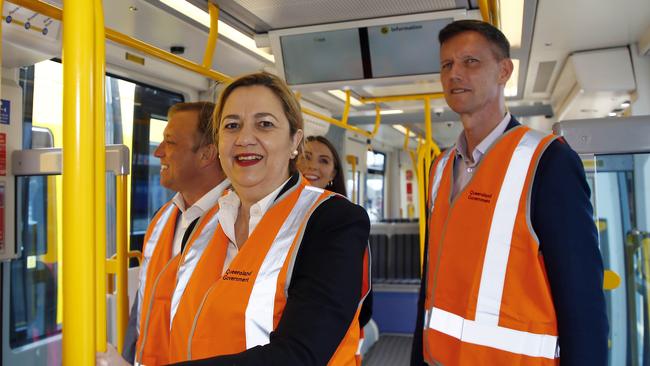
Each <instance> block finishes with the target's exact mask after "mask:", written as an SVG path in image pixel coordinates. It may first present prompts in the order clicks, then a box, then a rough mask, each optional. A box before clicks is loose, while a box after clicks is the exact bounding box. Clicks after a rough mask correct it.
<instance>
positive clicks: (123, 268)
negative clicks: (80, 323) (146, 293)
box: [115, 175, 129, 353]
mask: <svg viewBox="0 0 650 366" xmlns="http://www.w3.org/2000/svg"><path fill="white" fill-rule="evenodd" d="M115 178H116V183H117V184H116V201H117V202H116V206H115V210H116V216H117V217H116V225H115V226H116V227H115V229H116V230H115V231H116V232H117V235H116V240H115V242H116V243H115V244H116V247H117V248H116V253H115V254H116V257H117V258H116V267H117V268H116V271H115V277H116V282H117V286H116V294H115V300H116V303H117V339H116V342H117V344H116V346H117V350H118V352H120V353H122V349H123V347H124V345H123V343H122V342H123V340H124V335H125V334H126V328H127V326H128V324H129V299H128V262H129V261H128V259H127V256H128V255H127V254H128V251H129V243H128V240H129V237H128V232H127V227H126V225H127V220H128V213H127V210H126V195H127V194H126V191H127V187H126V185H127V176H126V175H120V176H117V177H115Z"/></svg>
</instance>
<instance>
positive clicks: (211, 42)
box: [202, 1, 219, 69]
mask: <svg viewBox="0 0 650 366" xmlns="http://www.w3.org/2000/svg"><path fill="white" fill-rule="evenodd" d="M208 11H209V13H210V33H209V34H208V41H207V43H206V44H205V54H204V55H203V64H202V66H203V67H205V68H206V69H210V68H212V57H213V55H214V49H215V47H217V38H218V37H219V7H218V6H216V5H215V4H213V3H212V2H209V1H208Z"/></svg>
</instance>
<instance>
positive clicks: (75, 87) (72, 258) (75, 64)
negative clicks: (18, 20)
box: [63, 0, 96, 366]
mask: <svg viewBox="0 0 650 366" xmlns="http://www.w3.org/2000/svg"><path fill="white" fill-rule="evenodd" d="M93 9H94V6H93V2H90V1H86V0H66V2H65V12H64V15H63V18H64V22H63V24H64V27H65V29H64V31H63V149H64V153H63V166H64V172H63V242H64V243H65V244H64V248H63V262H64V263H65V268H63V288H64V291H63V302H64V304H65V306H64V308H63V364H64V365H75V366H77V365H94V363H95V337H96V334H95V311H96V309H95V299H96V296H95V245H94V241H95V221H94V216H95V211H94V204H95V190H94V185H95V176H94V165H95V164H94V159H95V151H94V148H93V145H94V138H95V136H94V132H93V127H94V124H93V123H92V122H93V119H94V115H93V108H92V106H93V100H92V94H93V93H92V83H93V81H94V80H93V73H94V72H95V70H94V69H93V61H94V59H93V57H94V49H95V47H94V45H93V43H94V28H93V23H94V18H95V16H94V15H95V14H94V10H93Z"/></svg>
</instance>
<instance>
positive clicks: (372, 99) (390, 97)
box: [359, 93, 445, 103]
mask: <svg viewBox="0 0 650 366" xmlns="http://www.w3.org/2000/svg"><path fill="white" fill-rule="evenodd" d="M444 97H445V95H444V94H443V93H426V94H405V95H388V96H384V97H361V98H359V101H361V103H389V102H403V101H407V100H427V99H440V98H444Z"/></svg>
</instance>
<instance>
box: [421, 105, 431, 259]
mask: <svg viewBox="0 0 650 366" xmlns="http://www.w3.org/2000/svg"><path fill="white" fill-rule="evenodd" d="M431 135H432V133H431V100H429V98H424V146H423V147H422V149H421V151H420V152H419V154H418V155H419V156H418V172H419V174H418V204H419V206H418V207H419V211H420V266H422V264H423V263H424V239H425V236H426V230H427V222H426V219H427V217H426V210H427V207H426V206H427V205H426V202H427V196H426V195H427V188H428V183H429V168H430V167H431V160H432V150H433V145H434V144H433V137H432V136H431Z"/></svg>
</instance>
